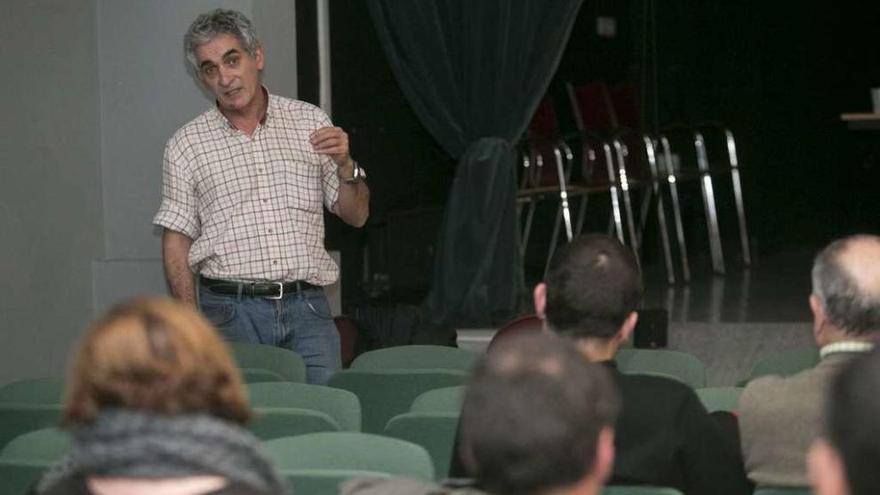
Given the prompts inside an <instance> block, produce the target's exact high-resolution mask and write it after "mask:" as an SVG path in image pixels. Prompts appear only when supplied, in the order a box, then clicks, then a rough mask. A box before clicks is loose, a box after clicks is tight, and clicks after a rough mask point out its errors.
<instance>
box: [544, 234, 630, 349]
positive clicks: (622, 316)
mask: <svg viewBox="0 0 880 495" xmlns="http://www.w3.org/2000/svg"><path fill="white" fill-rule="evenodd" d="M641 298H642V277H641V272H640V270H639V265H638V261H637V259H636V257H635V254H634V253H633V252H632V250H630V249H629V248H627V247H626V246H624V245H623V244H621V243H620V241H618V240H617V239H615V238H613V237H609V236H606V235H601V234H588V235H584V236H581V237H578V238H576V239H574V240H572V241H571V242H570V243H568V244H567V245H565V246H563V247H562V248H561V249H560V250H559V251H558V252H557V253H556V255H555V256H554V257H553V260H552V262H551V264H550V269H549V271H548V273H547V277H546V279H545V281H544V283H543V284H539V285H538V287H536V288H535V303H536V309H537V311H538V313H539V314H541V313H543V314H544V315H545V317H546V320H547V323H548V325H549V327H550V328H551V329H553V330H554V331H556V332H559V333H560V334H562V335H566V336H570V337H573V338H576V339H577V338H593V339H610V338H611V337H613V336H615V335H616V334H617V333H618V332H619V331H620V329H621V326H622V325H623V324H624V322H625V321H626V320H627V318H628V317H630V315H631V314H633V313H634V312H635V311H636V309H637V308H638V306H639V303H640V302H641ZM541 302H544V304H543V306H542V305H541V304H540V303H541ZM542 310H543V311H542Z"/></svg>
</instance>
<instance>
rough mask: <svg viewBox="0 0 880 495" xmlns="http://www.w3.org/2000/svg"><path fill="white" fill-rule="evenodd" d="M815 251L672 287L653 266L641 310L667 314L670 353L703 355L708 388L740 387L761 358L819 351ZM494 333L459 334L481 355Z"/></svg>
mask: <svg viewBox="0 0 880 495" xmlns="http://www.w3.org/2000/svg"><path fill="white" fill-rule="evenodd" d="M816 250H817V249H811V248H802V249H798V250H796V251H787V252H779V253H775V254H773V255H767V256H756V257H755V259H754V262H753V264H752V266H751V267H749V268H742V267H737V266H735V265H734V266H731V267H730V268H729V269H728V270H727V273H726V274H725V275H723V276H721V275H715V274H712V273H710V270H709V267H708V264H707V263H700V262H697V263H695V266H694V267H693V268H692V270H693V275H694V276H693V279H692V280H691V281H690V283H688V284H684V283H678V284H675V285H669V284H667V283H666V280H665V274H664V273H663V271H662V267H659V269H658V267H652V266H649V267H647V268H646V270H645V298H644V305H643V307H645V308H664V309H666V310H667V311H668V314H669V349H676V350H681V351H686V352H690V353H692V354H695V355H696V356H698V357H699V358H700V359H701V360H702V361H703V362H704V363H705V364H706V368H707V375H708V376H707V381H708V384H709V386H728V385H735V384H736V383H737V382H739V381H740V380H741V379H743V378H745V376H746V375H747V374H748V372H749V370H750V369H751V368H752V366H753V365H754V363H755V362H756V361H757V360H759V359H761V358H762V357H764V356H766V355H768V354H772V353H774V352H778V351H781V350H785V349H792V348H798V347H809V346H812V345H814V343H813V337H812V323H811V318H812V317H811V314H810V310H809V305H808V303H807V299H808V297H809V295H810V291H811V286H810V269H811V267H812V259H813V256H814V255H815V252H816ZM735 255H736V253H735V252H734V253H731V254H730V256H731V258H732V257H733V256H735ZM753 256H754V255H753ZM729 264H731V263H729ZM495 330H496V329H489V328H482V329H459V330H458V343H459V346H460V347H462V348H464V349H471V350H475V351H483V350H485V348H486V346H487V345H488V343H489V341H490V340H491V338H492V335H494V333H495Z"/></svg>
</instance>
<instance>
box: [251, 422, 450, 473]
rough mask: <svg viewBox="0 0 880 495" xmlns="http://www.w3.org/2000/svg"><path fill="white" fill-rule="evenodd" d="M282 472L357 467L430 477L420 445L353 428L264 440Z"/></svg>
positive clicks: (427, 457) (431, 467)
mask: <svg viewBox="0 0 880 495" xmlns="http://www.w3.org/2000/svg"><path fill="white" fill-rule="evenodd" d="M263 448H264V449H265V451H266V453H267V454H268V455H269V457H270V458H271V459H272V460H273V461H274V463H275V466H276V467H277V468H278V469H279V470H281V471H282V472H284V471H287V470H295V469H357V470H366V471H378V472H382V473H388V474H392V475H396V476H410V477H414V478H422V479H433V477H434V465H433V464H432V462H431V456H430V455H428V452H427V451H425V449H424V448H423V447H420V446H418V445H415V444H413V443H410V442H406V441H403V440H399V439H396V438H389V437H384V436H381V435H371V434H368V433H359V432H353V431H337V432H326V433H311V434H307V435H300V436H296V437H286V438H276V439H274V440H267V441H265V442H263Z"/></svg>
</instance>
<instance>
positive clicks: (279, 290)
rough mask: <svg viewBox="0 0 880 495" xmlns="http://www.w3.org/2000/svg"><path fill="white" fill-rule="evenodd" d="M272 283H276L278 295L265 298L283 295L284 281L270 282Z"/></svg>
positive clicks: (279, 297) (278, 297)
mask: <svg viewBox="0 0 880 495" xmlns="http://www.w3.org/2000/svg"><path fill="white" fill-rule="evenodd" d="M272 283H273V284H278V295H277V296H266V299H281V298H282V297H284V282H272Z"/></svg>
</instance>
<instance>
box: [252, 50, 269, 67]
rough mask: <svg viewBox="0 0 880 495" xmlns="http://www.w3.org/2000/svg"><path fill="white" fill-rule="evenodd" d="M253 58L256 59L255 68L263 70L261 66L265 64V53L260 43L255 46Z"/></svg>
mask: <svg viewBox="0 0 880 495" xmlns="http://www.w3.org/2000/svg"><path fill="white" fill-rule="evenodd" d="M254 60H256V61H257V70H263V67H265V66H266V54H265V53H264V52H263V46H262V45H260V46H258V47H257V50H256V52H255V53H254Z"/></svg>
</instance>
